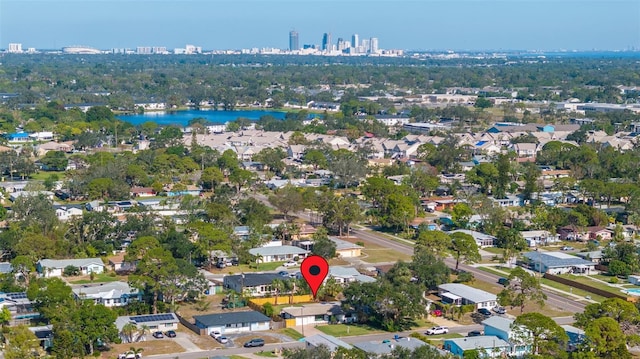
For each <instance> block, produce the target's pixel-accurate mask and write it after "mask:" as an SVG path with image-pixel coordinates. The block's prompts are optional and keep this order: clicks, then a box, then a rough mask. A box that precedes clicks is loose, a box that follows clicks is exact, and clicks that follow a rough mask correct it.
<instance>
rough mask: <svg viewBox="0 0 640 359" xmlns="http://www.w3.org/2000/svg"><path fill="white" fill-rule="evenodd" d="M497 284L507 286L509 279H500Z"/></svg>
mask: <svg viewBox="0 0 640 359" xmlns="http://www.w3.org/2000/svg"><path fill="white" fill-rule="evenodd" d="M498 284H502V285H503V286H505V287H506V286H508V285H509V279H508V278H500V279H498Z"/></svg>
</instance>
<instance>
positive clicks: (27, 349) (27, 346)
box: [4, 325, 44, 359]
mask: <svg viewBox="0 0 640 359" xmlns="http://www.w3.org/2000/svg"><path fill="white" fill-rule="evenodd" d="M4 337H5V339H6V342H7V345H6V347H5V348H4V357H5V358H6V359H24V358H31V357H34V356H36V355H37V356H40V355H43V354H44V353H42V348H41V347H40V339H38V338H37V337H36V335H35V334H34V333H33V332H32V331H31V330H29V328H28V327H27V326H26V325H18V326H15V327H11V328H9V330H8V332H7V333H6V334H4Z"/></svg>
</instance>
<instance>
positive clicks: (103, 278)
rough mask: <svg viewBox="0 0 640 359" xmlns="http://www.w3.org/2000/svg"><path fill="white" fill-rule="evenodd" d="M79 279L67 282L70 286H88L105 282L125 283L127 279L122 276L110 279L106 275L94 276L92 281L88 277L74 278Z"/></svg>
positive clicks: (110, 277)
mask: <svg viewBox="0 0 640 359" xmlns="http://www.w3.org/2000/svg"><path fill="white" fill-rule="evenodd" d="M76 278H79V279H74V280H69V283H70V284H90V283H107V282H117V281H120V280H122V281H125V282H126V281H127V277H123V276H115V277H112V276H110V275H109V274H108V273H100V274H96V275H95V277H94V278H93V280H91V278H90V277H89V276H88V275H85V276H82V277H76Z"/></svg>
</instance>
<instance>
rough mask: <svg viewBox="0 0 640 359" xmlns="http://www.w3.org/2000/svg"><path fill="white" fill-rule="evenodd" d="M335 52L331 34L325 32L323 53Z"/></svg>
mask: <svg viewBox="0 0 640 359" xmlns="http://www.w3.org/2000/svg"><path fill="white" fill-rule="evenodd" d="M331 50H333V44H332V42H331V33H330V32H325V33H324V35H323V36H322V51H331Z"/></svg>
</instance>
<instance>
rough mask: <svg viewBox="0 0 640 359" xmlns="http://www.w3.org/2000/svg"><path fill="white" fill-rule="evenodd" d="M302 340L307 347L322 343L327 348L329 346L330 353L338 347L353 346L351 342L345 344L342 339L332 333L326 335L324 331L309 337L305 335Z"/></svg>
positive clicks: (314, 346)
mask: <svg viewBox="0 0 640 359" xmlns="http://www.w3.org/2000/svg"><path fill="white" fill-rule="evenodd" d="M304 342H305V343H306V345H307V349H311V348H317V347H319V346H321V345H324V346H326V347H327V348H329V351H330V352H332V353H333V352H335V351H336V350H338V349H340V348H344V349H352V348H353V347H352V346H351V344H347V343H345V342H343V341H342V340H340V339H338V338H336V337H334V336H333V335H328V334H324V333H318V334H315V335H312V336H309V337H305V338H304Z"/></svg>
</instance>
